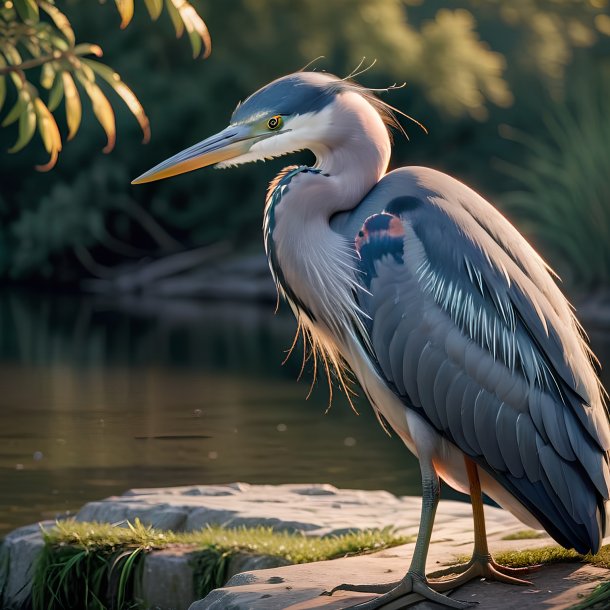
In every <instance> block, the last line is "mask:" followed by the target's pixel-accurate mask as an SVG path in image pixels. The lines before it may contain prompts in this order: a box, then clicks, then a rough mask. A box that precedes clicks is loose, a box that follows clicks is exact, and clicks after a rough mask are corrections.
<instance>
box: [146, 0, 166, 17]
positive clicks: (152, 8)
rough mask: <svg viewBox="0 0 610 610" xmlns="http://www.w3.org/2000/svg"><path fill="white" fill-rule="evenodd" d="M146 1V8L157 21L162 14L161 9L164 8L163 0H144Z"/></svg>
mask: <svg viewBox="0 0 610 610" xmlns="http://www.w3.org/2000/svg"><path fill="white" fill-rule="evenodd" d="M144 1H145V2H146V8H147V9H148V13H149V15H150V18H151V19H152V20H153V21H156V20H157V19H158V18H159V15H161V11H162V10H163V0H144Z"/></svg>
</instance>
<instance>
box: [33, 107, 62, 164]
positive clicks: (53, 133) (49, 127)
mask: <svg viewBox="0 0 610 610" xmlns="http://www.w3.org/2000/svg"><path fill="white" fill-rule="evenodd" d="M34 109H35V111H36V118H37V119H38V131H39V133H40V137H41V138H42V143H43V144H44V148H45V150H46V151H47V152H48V153H49V155H50V158H49V161H48V162H47V163H45V164H44V165H37V166H36V169H37V170H38V171H41V172H46V171H49V170H50V169H52V168H53V167H54V166H55V164H56V163H57V157H58V156H59V152H60V151H61V136H60V134H59V128H58V127H57V123H56V122H55V119H54V118H53V115H52V114H51V112H50V111H49V109H48V108H47V107H46V106H45V104H44V102H43V101H42V100H41V99H40V98H39V97H37V98H36V99H35V100H34Z"/></svg>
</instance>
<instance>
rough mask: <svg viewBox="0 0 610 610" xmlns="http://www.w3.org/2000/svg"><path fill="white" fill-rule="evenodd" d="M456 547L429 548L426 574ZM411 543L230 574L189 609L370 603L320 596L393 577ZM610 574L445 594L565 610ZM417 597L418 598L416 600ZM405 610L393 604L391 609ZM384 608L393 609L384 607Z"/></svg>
mask: <svg viewBox="0 0 610 610" xmlns="http://www.w3.org/2000/svg"><path fill="white" fill-rule="evenodd" d="M549 542H550V541H549V540H548V539H539V540H526V541H515V542H511V543H508V542H506V541H505V542H504V543H492V550H500V549H502V550H505V549H510V548H513V549H514V548H524V547H525V546H527V547H528V548H533V547H537V546H544V545H548V544H549ZM461 546H462V545H460V544H458V545H456V546H452V545H447V543H444V542H442V543H438V542H437V543H436V544H433V545H432V546H431V549H430V557H429V560H428V566H427V567H428V571H429V572H431V571H434V569H435V568H438V567H441V566H442V565H444V564H445V563H446V562H451V559H452V558H453V557H455V556H454V555H452V553H454V552H455V550H456V548H457V549H459V550H460V553H461V550H463V549H460V547H461ZM412 550H413V545H412V544H410V545H405V546H402V547H397V548H395V549H390V550H387V551H382V552H381V553H376V554H374V555H369V556H360V557H352V558H346V559H336V560H332V561H326V562H320V563H312V564H303V565H298V566H289V567H286V568H279V569H273V570H261V571H258V572H248V573H243V574H239V575H237V576H235V577H234V578H232V579H231V580H229V582H228V583H227V585H226V586H225V587H223V588H221V589H216V590H215V591H212V593H210V594H209V595H208V596H207V597H206V598H205V599H203V600H201V601H198V602H195V603H194V604H193V605H191V606H190V608H189V610H313V609H319V610H340V609H344V608H350V607H351V606H353V605H354V604H357V603H360V602H363V601H366V600H368V599H371V598H372V596H371V595H367V594H363V593H348V592H338V593H336V594H335V595H333V596H332V597H329V596H325V595H322V592H324V591H327V590H329V589H331V588H332V587H334V586H335V585H337V584H339V583H341V582H348V583H373V582H379V583H383V582H390V581H394V580H397V579H399V578H400V577H401V576H402V575H403V573H404V572H405V571H406V568H407V566H408V562H409V558H410V556H411V553H412ZM609 577H610V571H609V570H605V569H602V568H597V567H593V566H590V565H586V564H580V563H569V564H558V565H552V566H546V567H544V568H543V569H542V570H540V571H539V572H535V573H533V574H532V575H531V576H530V577H529V578H530V580H531V581H532V585H533V586H531V587H516V586H511V585H505V584H501V583H496V582H489V581H486V580H478V581H472V582H470V583H468V584H467V585H465V586H463V587H461V588H460V589H458V590H457V591H455V592H453V593H452V594H451V596H452V597H454V598H456V599H460V600H463V601H476V602H478V606H477V607H478V608H479V610H513V609H514V608H519V610H565V609H566V608H569V607H570V606H571V605H573V604H575V603H577V602H579V601H581V599H582V596H583V595H587V594H588V593H590V592H591V591H592V589H593V588H594V587H595V586H596V585H597V584H599V582H601V581H602V580H607V579H608V578H609ZM420 599H421V598H420ZM404 607H406V606H404V605H402V604H400V603H399V604H397V605H396V609H397V608H404ZM409 607H413V608H415V610H440V608H441V606H439V605H438V604H434V603H431V602H428V601H419V602H417V603H415V604H414V605H411V606H409ZM384 610H394V607H393V606H391V605H388V606H387V607H384Z"/></svg>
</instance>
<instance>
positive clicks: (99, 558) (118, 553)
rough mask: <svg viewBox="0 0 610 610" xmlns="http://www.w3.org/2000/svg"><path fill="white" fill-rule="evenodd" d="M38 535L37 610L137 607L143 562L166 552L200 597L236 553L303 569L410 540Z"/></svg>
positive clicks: (239, 531)
mask: <svg viewBox="0 0 610 610" xmlns="http://www.w3.org/2000/svg"><path fill="white" fill-rule="evenodd" d="M43 534H44V539H45V546H44V548H43V551H42V553H41V554H40V556H39V558H38V560H37V563H36V567H35V574H34V579H33V584H32V607H33V608H34V610H43V609H44V610H51V609H53V608H62V609H66V610H67V609H69V608H73V607H76V606H74V604H75V603H77V604H78V607H86V608H95V609H99V610H103V609H105V608H108V607H111V608H116V609H117V610H118V609H122V608H130V607H134V604H137V599H136V593H135V592H136V589H137V581H138V578H139V576H138V573H139V569H141V566H142V562H141V559H142V558H143V556H144V554H145V553H147V552H150V551H151V550H153V549H160V548H165V547H167V546H169V545H175V544H181V545H189V546H191V547H192V551H193V554H192V558H193V559H192V561H193V563H194V566H195V587H196V589H197V592H198V593H199V594H200V595H201V596H204V595H205V594H207V593H208V592H209V591H210V590H212V589H213V588H216V587H218V586H221V585H222V584H224V582H225V581H226V577H225V576H226V571H227V568H228V562H229V560H230V559H231V557H232V556H234V555H235V554H236V553H240V552H247V553H253V554H257V555H273V556H277V557H281V558H283V559H285V560H286V561H287V562H288V563H306V562H310V561H322V560H326V559H334V558H336V557H345V556H347V555H354V554H361V553H367V552H372V551H378V550H381V549H384V548H389V547H391V546H396V545H399V544H405V543H407V542H409V541H410V540H411V539H410V538H407V537H404V536H397V535H396V534H395V533H394V532H393V531H392V530H390V529H384V530H369V531H359V532H351V533H348V534H343V535H341V536H327V537H323V538H317V537H311V536H305V535H303V534H291V533H287V532H276V531H273V530H272V529H271V528H265V527H254V528H246V527H241V528H234V529H226V528H222V527H219V526H213V527H208V528H205V529H203V530H200V531H198V532H171V531H161V530H156V529H154V528H152V527H146V526H144V525H142V523H141V522H140V521H139V520H136V522H135V524H133V525H132V524H130V523H127V527H118V526H117V525H112V524H109V523H83V522H77V521H60V522H58V523H57V524H56V526H55V528H53V529H52V530H44V531H43ZM75 600H77V601H76V602H75Z"/></svg>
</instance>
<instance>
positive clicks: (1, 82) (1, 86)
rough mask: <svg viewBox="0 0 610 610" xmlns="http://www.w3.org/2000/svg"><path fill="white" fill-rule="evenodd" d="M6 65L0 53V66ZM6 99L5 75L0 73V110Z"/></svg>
mask: <svg viewBox="0 0 610 610" xmlns="http://www.w3.org/2000/svg"><path fill="white" fill-rule="evenodd" d="M5 67H6V61H5V59H4V57H2V55H0V68H5ZM5 99H6V77H5V76H4V75H3V74H0V110H2V106H4V100H5Z"/></svg>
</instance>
